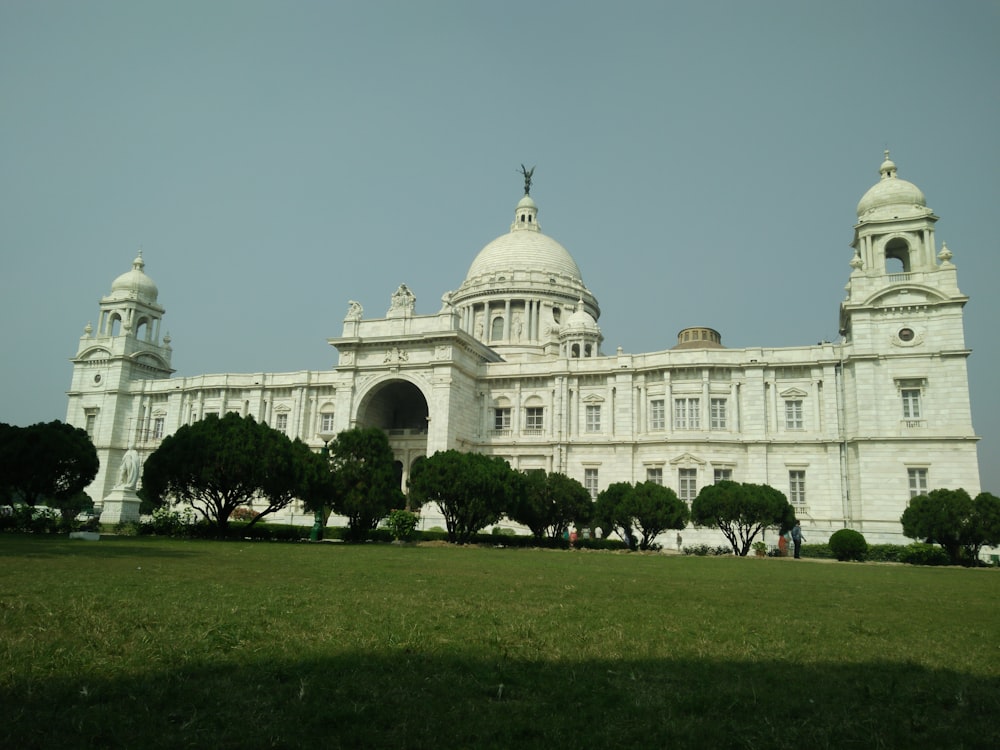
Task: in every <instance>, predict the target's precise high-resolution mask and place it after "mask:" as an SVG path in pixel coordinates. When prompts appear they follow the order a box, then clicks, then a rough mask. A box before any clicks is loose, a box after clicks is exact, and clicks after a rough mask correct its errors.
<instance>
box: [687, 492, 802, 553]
mask: <svg viewBox="0 0 1000 750" xmlns="http://www.w3.org/2000/svg"><path fill="white" fill-rule="evenodd" d="M794 518H795V510H794V509H793V508H792V506H791V504H790V503H789V502H788V499H787V498H786V497H785V495H784V493H782V492H780V491H778V490H776V489H774V488H773V487H771V486H769V485H766V484H749V483H742V484H741V483H739V482H732V481H728V480H724V481H721V482H717V483H716V484H709V485H706V486H705V487H702V489H701V492H699V493H698V497H696V498H695V499H694V502H692V503H691V520H692V521H693V522H694V523H695V524H696V525H698V526H709V527H712V528H717V529H719V530H720V531H721V532H722V533H723V534H724V535H725V537H726V539H727V540H729V544H730V545H732V548H733V553H734V554H737V555H740V556H741V557H746V555H747V552H749V551H750V545H751V544H752V543H753V540H754V537H756V536H757V534H759V533H760V532H761V531H763V530H764V529H765V528H767V527H768V526H777V527H778V528H779V529H785V528H788V527H790V526H791V525H792V524H793V523H794Z"/></svg>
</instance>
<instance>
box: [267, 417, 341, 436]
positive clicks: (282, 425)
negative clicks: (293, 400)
mask: <svg viewBox="0 0 1000 750" xmlns="http://www.w3.org/2000/svg"><path fill="white" fill-rule="evenodd" d="M274 429H276V430H280V431H281V432H284V431H285V430H287V429H288V415H287V414H277V415H275V417H274ZM321 431H322V432H332V430H321Z"/></svg>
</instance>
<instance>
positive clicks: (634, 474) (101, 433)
mask: <svg viewBox="0 0 1000 750" xmlns="http://www.w3.org/2000/svg"><path fill="white" fill-rule="evenodd" d="M880 174H881V178H880V180H879V181H878V182H877V183H876V184H875V185H874V186H873V187H872V188H871V189H870V190H869V191H868V192H867V193H865V195H864V196H863V197H862V199H861V201H860V203H859V204H858V211H857V214H858V220H857V224H856V225H855V239H854V242H853V247H854V251H855V253H854V258H853V259H852V260H851V262H850V269H851V270H850V276H849V278H848V279H847V287H846V291H847V293H846V297H845V299H844V301H843V302H842V304H841V306H840V329H841V335H842V338H841V340H840V341H839V342H836V343H823V344H819V345H815V346H801V347H785V348H768V347H766V346H761V347H753V348H744V349H728V348H725V347H724V346H723V343H722V338H721V336H720V335H719V333H718V332H716V331H714V330H712V329H709V328H689V329H685V330H683V331H681V332H680V333H679V334H678V340H677V345H676V346H674V347H673V348H672V349H669V350H666V351H657V352H648V353H640V354H631V353H625V352H622V351H618V352H615V353H612V354H605V353H603V352H602V351H601V343H602V336H601V331H600V328H599V327H598V325H597V320H598V318H599V316H600V307H599V306H598V302H597V299H596V297H595V296H594V294H593V293H592V292H591V291H590V289H588V287H587V286H586V285H585V284H584V282H583V276H582V274H581V271H580V269H579V268H578V267H577V264H576V262H575V261H574V260H573V257H572V256H571V255H570V253H569V252H568V251H567V250H566V249H565V248H564V247H563V246H562V245H560V244H559V243H558V242H556V241H555V240H554V239H552V238H551V237H548V236H547V235H545V234H543V233H542V232H541V228H540V226H539V223H538V208H537V206H536V205H535V202H534V201H533V200H532V198H531V197H530V196H529V195H528V193H527V191H526V193H525V195H524V197H523V198H522V199H521V200H520V202H519V203H518V204H517V207H516V209H515V212H514V221H513V223H512V224H511V227H510V231H509V232H508V233H507V234H504V235H502V236H500V237H498V238H497V239H495V240H493V241H492V242H490V243H489V244H488V245H486V246H485V247H484V248H483V249H482V250H481V251H480V252H479V254H478V255H476V256H475V258H474V259H473V261H472V264H471V266H470V267H469V271H468V274H467V275H466V278H465V281H464V282H463V283H462V285H461V286H460V287H459V288H458V289H457V290H455V291H452V292H448V293H446V294H445V295H444V296H443V297H442V305H441V309H440V311H439V312H437V313H434V314H430V315H418V314H416V313H415V305H414V302H415V298H414V296H413V294H412V293H411V292H410V291H409V289H407V288H406V286H405V285H403V286H400V287H399V288H398V289H397V290H396V292H395V293H394V294H393V295H392V297H391V299H390V304H389V308H388V310H387V311H386V312H385V313H384V314H383V315H379V316H366V315H365V314H364V312H363V311H362V309H361V306H360V305H358V304H357V303H354V302H351V303H350V304H349V306H348V312H347V315H346V317H345V319H344V324H343V330H342V332H341V333H340V335H339V336H336V337H334V338H331V339H329V343H330V344H331V345H333V346H334V347H336V349H337V351H338V352H339V362H338V365H337V367H336V368H335V369H333V370H324V371H299V372H287V373H267V374H235V373H224V374H217V375H199V376H195V377H184V378H174V377H171V375H172V370H171V366H170V357H171V347H170V340H169V337H166V336H161V332H160V331H161V323H162V318H163V315H164V309H163V308H162V307H160V306H159V305H158V303H157V294H158V291H157V288H156V286H155V284H154V283H153V282H152V280H151V279H150V277H149V276H147V275H146V273H145V271H144V263H143V259H142V257H141V256H140V257H138V258H136V259H135V261H134V262H133V265H132V270H130V271H128V272H126V273H124V274H122V275H121V276H119V277H118V278H117V279H115V281H114V282H113V283H112V286H111V293H110V294H109V295H108V296H106V297H104V298H103V299H101V301H100V317H99V322H98V325H97V328H96V329H92V328H91V327H90V326H89V325H88V327H87V329H86V331H85V333H84V335H83V337H82V338H81V339H80V345H79V349H78V351H77V354H76V356H75V357H74V358H73V383H72V386H71V389H70V391H69V408H68V411H67V421H68V422H70V423H71V424H74V425H78V426H81V427H85V428H86V429H87V431H88V432H89V433H90V434H91V436H92V437H93V439H94V442H95V444H96V445H97V448H98V452H99V455H100V458H101V472H100V473H99V474H98V476H97V479H96V480H95V482H94V484H93V485H92V486H91V487H90V489H89V491H90V494H91V495H92V496H93V497H94V498H95V499H97V498H105V497H107V496H108V495H109V493H111V491H112V489H113V487H114V485H115V477H116V475H117V468H118V466H119V464H120V463H121V461H122V458H123V456H124V454H125V452H126V451H127V450H128V449H130V448H134V449H135V450H136V451H138V453H139V455H140V457H141V458H143V459H144V458H145V456H147V455H148V454H149V453H150V452H151V451H152V450H154V449H155V448H156V446H157V445H158V444H159V442H160V440H161V439H162V438H163V437H164V436H165V435H168V434H170V433H171V432H173V431H174V430H176V429H177V427H178V426H179V425H181V424H185V423H189V422H191V421H194V420H197V419H201V418H202V417H203V416H204V415H206V414H208V413H212V412H216V413H219V412H223V411H236V412H239V413H241V414H252V415H253V416H254V417H255V418H257V419H258V420H264V421H266V422H267V423H268V424H270V425H272V426H273V427H276V428H277V429H280V430H283V431H284V432H286V433H287V434H289V435H290V436H298V437H301V438H302V439H304V440H305V441H307V442H309V443H310V444H311V445H313V446H315V447H316V448H319V447H320V446H322V444H323V441H324V439H329V438H330V437H332V436H333V435H335V434H336V433H337V432H339V431H340V430H344V429H347V428H350V427H355V426H370V425H374V426H378V427H381V428H383V429H385V430H386V432H387V433H388V434H389V436H390V440H391V442H392V446H393V449H394V451H395V454H396V458H397V460H398V461H399V464H400V469H401V474H402V477H403V479H402V481H403V484H404V486H405V482H406V477H407V472H408V469H409V467H410V466H412V464H413V461H414V460H415V459H416V458H418V457H419V456H422V455H428V454H430V453H433V452H435V451H438V450H444V449H448V448H456V449H459V450H464V451H478V452H483V453H489V454H494V455H499V456H503V457H504V458H506V459H507V460H508V461H509V462H510V463H511V465H512V466H514V467H515V468H518V469H535V468H541V469H546V470H548V471H559V472H563V473H566V474H568V475H569V476H571V477H575V478H576V479H578V480H580V481H581V482H582V483H583V484H584V485H585V486H586V487H588V488H589V489H590V490H591V492H592V494H594V495H596V493H597V492H598V491H600V490H601V489H603V488H604V487H606V486H608V485H609V484H611V483H613V482H622V481H625V482H635V481H644V480H647V479H652V480H655V481H658V482H662V483H663V484H666V485H668V486H670V487H672V488H673V489H674V490H676V491H677V493H678V494H679V495H680V496H681V497H682V498H684V499H686V500H691V499H692V498H693V497H694V496H695V495H696V494H697V492H698V490H699V488H701V487H702V486H704V485H705V484H708V483H711V482H714V481H717V480H718V479H720V478H732V479H734V480H736V481H744V482H756V483H766V484H770V485H772V486H774V487H776V488H778V489H780V490H782V491H783V492H785V493H786V494H787V496H788V498H789V500H790V501H791V502H792V503H793V504H794V505H795V507H796V509H797V513H798V515H799V517H800V518H801V519H803V523H804V525H805V527H806V528H807V529H810V531H811V536H810V540H811V541H822V540H825V538H827V537H828V536H829V534H830V533H832V532H833V531H836V530H837V529H840V528H843V527H845V526H846V527H851V528H855V529H858V530H859V531H861V532H862V533H864V534H865V536H866V537H867V538H868V540H869V541H870V542H878V541H886V542H889V541H891V542H904V541H905V540H904V538H903V537H902V536H901V533H900V526H899V516H900V514H901V513H902V510H903V508H905V506H906V503H907V501H908V499H909V498H910V497H911V496H912V495H913V494H916V493H919V492H923V491H926V490H928V489H933V488H935V487H964V488H965V489H967V490H968V491H969V492H970V493H972V494H973V495H975V494H976V493H977V492H979V467H978V461H977V455H976V442H977V440H978V438H977V437H976V435H975V432H974V431H973V427H972V419H971V411H970V404H969V388H968V378H967V373H966V358H967V357H968V356H969V350H968V349H967V348H966V345H965V340H964V333H963V324H962V314H963V312H962V311H963V307H964V305H965V302H966V301H967V298H966V297H965V296H964V295H963V294H962V293H961V291H959V288H958V283H957V277H956V269H955V265H954V264H953V263H952V262H951V257H952V256H951V252H950V251H949V250H948V249H947V247H944V246H942V247H941V248H940V249H938V248H937V245H936V243H935V239H934V225H935V222H936V221H937V219H938V217H937V216H935V215H934V213H933V212H932V211H931V209H929V208H928V207H927V205H926V201H925V199H924V195H923V193H922V192H921V191H920V190H919V189H918V188H917V187H916V186H914V185H913V184H911V183H909V182H907V181H905V180H902V179H900V178H899V177H898V176H897V174H896V166H895V164H893V162H891V161H890V160H889V158H888V153H887V154H886V160H885V162H884V163H883V164H882V166H881V169H880ZM845 257H846V256H845ZM832 312H833V311H831V314H832ZM116 508H118V506H114V507H113V508H106V509H105V514H104V515H105V517H104V518H103V520H106V521H114V520H118V519H119V518H120V517H127V516H128V515H129V514H131V513H134V512H135V509H133V508H129V507H124V508H123V509H121V510H118V509H116ZM302 520H305V519H302ZM716 538H718V539H719V540H721V536H719V537H715V536H713V535H712V533H711V532H706V531H699V530H694V529H688V530H687V531H685V532H684V539H685V543H686V544H687V543H693V542H695V541H699V540H704V541H713V542H714V541H715V540H716ZM671 543H672V537H671Z"/></svg>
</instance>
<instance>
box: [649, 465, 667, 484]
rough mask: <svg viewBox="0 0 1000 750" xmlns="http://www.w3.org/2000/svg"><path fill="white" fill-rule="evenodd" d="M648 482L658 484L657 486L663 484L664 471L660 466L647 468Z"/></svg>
mask: <svg viewBox="0 0 1000 750" xmlns="http://www.w3.org/2000/svg"><path fill="white" fill-rule="evenodd" d="M646 481H647V482H656V483H657V484H663V469H662V468H660V467H659V466H657V467H655V468H653V467H647V468H646Z"/></svg>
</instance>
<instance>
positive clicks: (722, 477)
mask: <svg viewBox="0 0 1000 750" xmlns="http://www.w3.org/2000/svg"><path fill="white" fill-rule="evenodd" d="M731 481H733V470H732V469H716V470H715V483H716V484H718V483H719V482H731Z"/></svg>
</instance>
